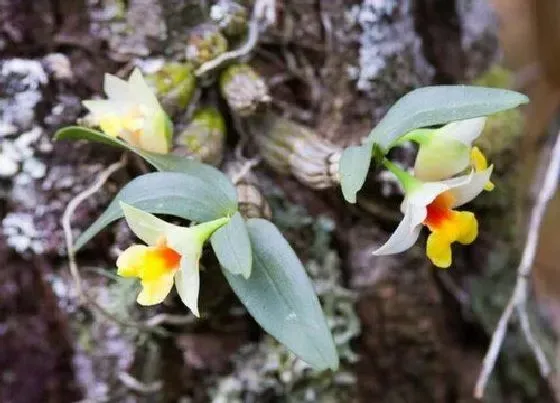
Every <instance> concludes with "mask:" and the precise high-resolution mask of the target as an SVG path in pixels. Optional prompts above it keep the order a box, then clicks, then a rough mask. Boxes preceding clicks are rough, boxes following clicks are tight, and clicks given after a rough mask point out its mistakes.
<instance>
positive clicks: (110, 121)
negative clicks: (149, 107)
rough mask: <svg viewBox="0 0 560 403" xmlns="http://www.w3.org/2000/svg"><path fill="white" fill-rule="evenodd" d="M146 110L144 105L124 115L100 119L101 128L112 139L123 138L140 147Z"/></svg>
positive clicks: (137, 106)
mask: <svg viewBox="0 0 560 403" xmlns="http://www.w3.org/2000/svg"><path fill="white" fill-rule="evenodd" d="M144 109H145V108H143V107H142V105H136V106H134V107H133V108H131V109H130V110H129V111H128V112H127V113H126V114H124V115H120V116H119V115H107V116H104V117H102V118H101V119H99V127H101V130H103V132H105V133H106V134H108V135H109V136H111V137H121V138H123V139H124V140H126V141H127V142H129V143H130V144H132V145H135V146H138V145H139V142H140V135H141V134H142V130H143V127H144V120H145V118H146V111H145V110H144Z"/></svg>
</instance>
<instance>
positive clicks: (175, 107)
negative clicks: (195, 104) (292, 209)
mask: <svg viewBox="0 0 560 403" xmlns="http://www.w3.org/2000/svg"><path fill="white" fill-rule="evenodd" d="M146 81H147V82H148V85H150V87H151V88H152V89H153V90H154V91H155V93H156V96H157V97H158V99H159V100H160V102H161V104H162V106H163V108H164V109H165V111H166V112H167V113H169V114H170V115H174V114H176V113H177V112H180V111H182V110H184V109H185V108H186V107H187V106H188V105H189V102H190V101H191V99H192V96H193V93H194V89H195V86H196V82H195V77H194V73H193V68H192V66H190V65H189V64H185V63H175V62H171V63H165V64H164V65H163V66H162V67H161V68H160V69H159V70H157V71H155V72H153V73H150V74H148V75H147V76H146Z"/></svg>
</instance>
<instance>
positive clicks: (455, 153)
mask: <svg viewBox="0 0 560 403" xmlns="http://www.w3.org/2000/svg"><path fill="white" fill-rule="evenodd" d="M485 120H486V118H484V117H481V118H473V119H466V120H462V121H457V122H453V123H450V124H447V125H445V126H443V127H441V128H439V129H435V130H429V129H419V130H414V131H412V132H410V133H408V134H407V135H405V136H403V137H402V138H401V140H400V142H404V141H408V140H410V141H414V142H416V143H418V145H419V149H418V154H417V157H416V162H415V164H414V175H411V174H409V173H408V172H406V171H404V170H403V169H401V168H399V167H398V166H396V165H395V164H393V163H391V162H390V161H388V160H386V159H385V160H384V165H385V166H386V167H387V169H388V170H389V171H390V172H392V173H393V174H394V175H395V176H396V178H397V179H398V181H399V182H400V184H401V185H402V187H403V189H404V191H405V198H404V201H403V202H402V204H401V211H402V212H403V213H404V217H403V219H402V221H401V222H400V224H399V225H398V227H397V229H396V230H395V232H394V233H393V234H392V236H391V237H390V238H389V240H388V241H387V242H386V243H385V244H384V245H383V246H381V247H380V248H379V249H377V250H376V251H374V252H373V254H374V255H389V254H393V253H398V252H402V251H404V250H406V249H408V248H410V247H411V246H412V245H414V243H415V242H416V240H417V239H418V236H419V234H420V231H421V229H422V227H426V228H428V230H429V231H430V235H429V236H428V240H427V243H426V255H427V256H428V258H429V259H430V260H431V261H432V263H433V264H434V265H435V266H437V267H440V268H448V267H449V266H451V263H452V251H451V246H452V244H453V243H455V242H459V243H460V244H463V245H468V244H471V243H472V242H473V241H474V240H475V239H476V237H477V235H478V221H477V219H476V217H475V215H474V214H473V213H472V212H469V211H458V210H456V208H457V207H460V206H462V205H463V204H466V203H468V202H470V201H471V200H473V199H474V198H475V197H476V196H478V195H479V194H480V193H481V192H482V191H484V190H487V191H491V190H492V189H493V188H494V185H493V184H492V182H490V175H491V174H492V166H488V162H487V160H486V157H485V156H484V154H483V153H482V152H481V151H480V149H479V148H478V147H476V146H474V147H473V145H472V144H473V141H474V140H475V139H476V138H477V137H478V136H479V135H480V133H481V132H482V129H483V127H484V123H485ZM458 174H459V176H456V175H458Z"/></svg>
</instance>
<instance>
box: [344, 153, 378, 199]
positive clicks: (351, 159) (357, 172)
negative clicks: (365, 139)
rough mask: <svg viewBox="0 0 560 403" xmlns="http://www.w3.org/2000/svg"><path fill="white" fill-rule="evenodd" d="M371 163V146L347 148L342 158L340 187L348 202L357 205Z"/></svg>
mask: <svg viewBox="0 0 560 403" xmlns="http://www.w3.org/2000/svg"><path fill="white" fill-rule="evenodd" d="M370 163H371V145H370V144H367V143H366V144H363V145H361V146H352V147H348V148H346V149H345V150H344V151H343V152H342V155H341V157H340V168H339V170H340V187H341V189H342V194H343V196H344V198H345V199H346V201H347V202H349V203H356V194H357V193H358V191H359V190H360V189H361V188H362V186H363V185H364V182H365V181H366V177H367V174H368V170H369V165H370Z"/></svg>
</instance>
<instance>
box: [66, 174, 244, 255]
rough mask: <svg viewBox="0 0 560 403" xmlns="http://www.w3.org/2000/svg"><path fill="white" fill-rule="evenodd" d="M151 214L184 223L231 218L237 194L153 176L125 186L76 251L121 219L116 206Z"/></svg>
mask: <svg viewBox="0 0 560 403" xmlns="http://www.w3.org/2000/svg"><path fill="white" fill-rule="evenodd" d="M121 201H122V202H125V203H127V204H130V205H132V206H134V207H136V208H139V209H141V210H144V211H146V212H149V213H155V214H158V213H159V214H170V215H174V216H177V217H181V218H184V219H187V220H193V221H197V222H206V221H211V220H215V219H218V218H221V217H226V216H228V215H232V214H234V213H235V212H236V211H237V194H236V193H235V189H234V188H233V187H231V189H230V188H225V189H224V188H223V187H220V186H218V184H217V183H216V182H213V181H208V180H207V179H206V178H201V177H199V176H196V175H191V174H185V173H178V172H154V173H150V174H146V175H142V176H139V177H137V178H135V179H134V180H132V181H131V182H129V183H128V184H127V185H126V186H125V187H123V188H122V189H121V191H120V192H119V193H118V194H117V196H116V197H115V199H114V200H113V201H112V202H111V204H109V207H107V210H105V212H104V213H103V214H102V215H101V216H100V217H99V218H98V219H97V220H96V221H95V222H94V223H93V225H92V226H91V227H89V228H88V229H87V230H86V231H85V232H84V233H83V234H82V235H81V236H80V237H79V238H78V240H77V241H76V246H75V249H76V250H78V249H80V248H81V247H82V246H83V245H84V244H85V243H86V242H88V241H89V240H90V239H91V238H92V237H94V236H95V235H96V234H97V233H98V232H99V231H101V230H102V229H103V228H105V227H106V226H107V225H109V224H110V223H112V222H113V221H115V220H118V219H119V218H121V217H123V211H122V209H121V207H120V205H119V202H121Z"/></svg>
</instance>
